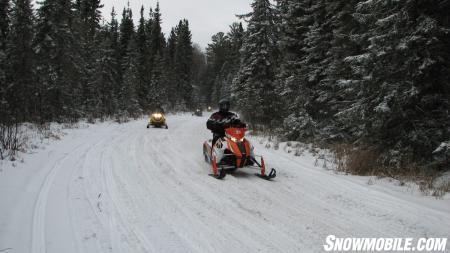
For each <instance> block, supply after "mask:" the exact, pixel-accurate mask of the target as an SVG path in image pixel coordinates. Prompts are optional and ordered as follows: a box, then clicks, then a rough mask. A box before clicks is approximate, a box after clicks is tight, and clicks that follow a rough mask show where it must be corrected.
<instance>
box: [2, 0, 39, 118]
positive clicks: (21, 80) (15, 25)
mask: <svg viewBox="0 0 450 253" xmlns="http://www.w3.org/2000/svg"><path fill="white" fill-rule="evenodd" d="M13 6H14V7H13V9H12V12H11V31H10V36H9V39H8V44H7V46H8V51H7V58H8V63H9V64H8V65H9V67H10V69H11V73H10V76H9V78H10V87H11V90H10V92H7V96H8V100H9V104H10V105H11V109H13V110H14V111H15V112H14V114H15V115H16V118H17V120H19V121H20V122H23V121H26V120H28V119H30V118H32V116H33V115H35V113H36V112H35V111H34V106H33V104H35V102H36V99H35V91H36V90H35V86H34V85H33V83H34V81H35V77H34V58H35V57H34V52H33V49H32V42H33V36H34V30H33V26H34V23H33V19H34V17H33V10H32V6H31V1H30V0H16V1H15V2H14V5H13Z"/></svg>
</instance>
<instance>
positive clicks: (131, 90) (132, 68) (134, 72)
mask: <svg viewBox="0 0 450 253" xmlns="http://www.w3.org/2000/svg"><path fill="white" fill-rule="evenodd" d="M136 54H137V48H136V43H135V40H134V39H133V38H131V40H130V41H129V44H128V48H127V51H126V54H125V57H124V58H123V65H122V69H123V70H124V75H123V83H122V89H121V92H120V94H119V101H120V105H121V107H120V109H121V111H120V113H119V114H122V115H126V116H127V117H134V118H136V117H138V116H139V115H140V114H141V113H142V109H141V108H140V106H139V101H138V95H137V85H136V84H137V83H138V81H139V80H138V79H139V72H138V67H137V61H136V60H137V55H136Z"/></svg>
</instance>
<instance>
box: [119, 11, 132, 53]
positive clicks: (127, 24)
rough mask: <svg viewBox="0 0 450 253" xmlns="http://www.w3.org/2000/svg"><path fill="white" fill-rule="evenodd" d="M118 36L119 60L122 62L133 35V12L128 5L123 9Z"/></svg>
mask: <svg viewBox="0 0 450 253" xmlns="http://www.w3.org/2000/svg"><path fill="white" fill-rule="evenodd" d="M119 29H120V33H119V34H120V38H119V48H120V60H121V62H122V60H123V58H124V57H125V55H126V54H127V53H128V47H129V43H130V41H131V40H132V38H133V37H134V36H135V35H134V23H133V12H132V11H131V9H130V5H129V3H128V7H127V8H124V9H123V13H122V22H121V23H120V28H119Z"/></svg>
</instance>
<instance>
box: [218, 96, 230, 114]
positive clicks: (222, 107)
mask: <svg viewBox="0 0 450 253" xmlns="http://www.w3.org/2000/svg"><path fill="white" fill-rule="evenodd" d="M229 110H230V101H229V100H228V99H222V100H220V101H219V111H220V112H228V111H229Z"/></svg>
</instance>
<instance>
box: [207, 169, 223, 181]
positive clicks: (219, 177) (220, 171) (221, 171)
mask: <svg viewBox="0 0 450 253" xmlns="http://www.w3.org/2000/svg"><path fill="white" fill-rule="evenodd" d="M209 175H210V176H211V177H214V178H215V179H219V180H222V179H224V178H225V176H226V175H227V173H226V172H225V170H222V169H220V170H219V171H218V174H216V175H214V174H209Z"/></svg>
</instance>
